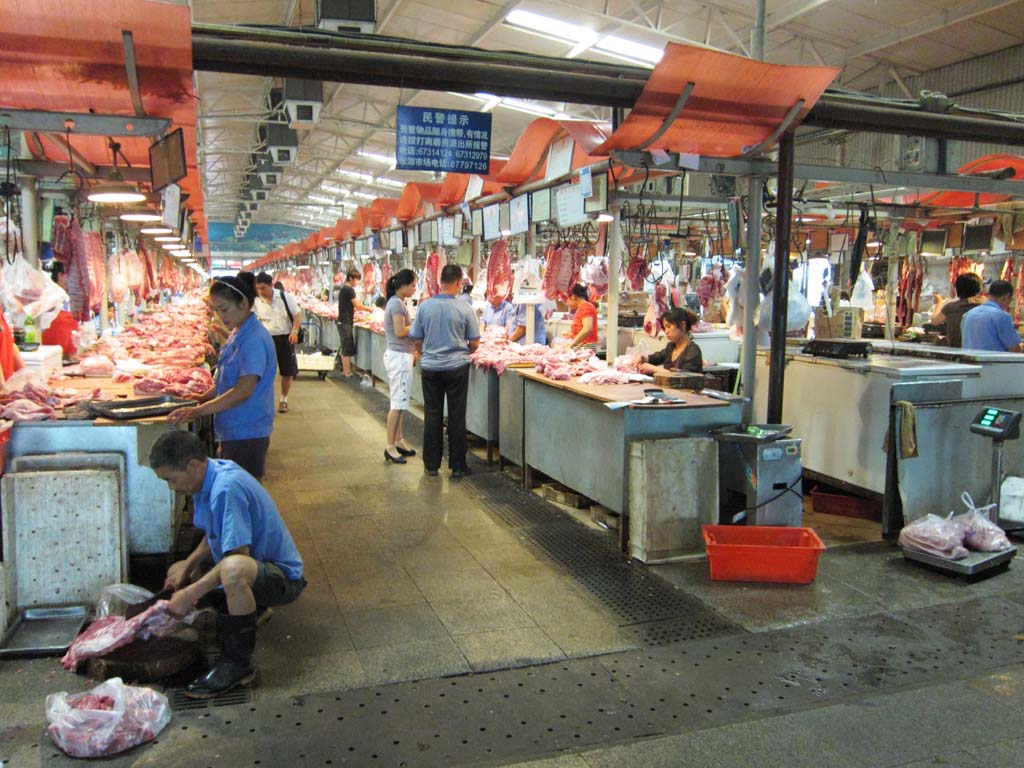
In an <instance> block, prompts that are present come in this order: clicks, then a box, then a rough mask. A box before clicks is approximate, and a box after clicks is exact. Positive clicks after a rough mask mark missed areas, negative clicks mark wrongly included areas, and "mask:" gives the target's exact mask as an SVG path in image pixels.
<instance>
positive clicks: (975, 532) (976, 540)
mask: <svg viewBox="0 0 1024 768" xmlns="http://www.w3.org/2000/svg"><path fill="white" fill-rule="evenodd" d="M960 500H961V501H962V502H963V503H964V506H965V507H967V511H966V512H964V513H963V514H962V515H957V516H956V517H954V518H953V522H954V523H956V525H958V526H959V527H960V532H961V534H962V536H963V543H964V546H965V547H967V548H968V549H973V550H975V551H977V552H1002V551H1003V550H1004V549H1009V548H1010V547H1011V546H1012V545H1011V544H1010V540H1009V539H1008V538H1006V533H1005V532H1004V531H1003V529H1002V528H1000V527H999V526H998V525H996V524H995V523H993V522H992V521H991V520H990V519H989V513H990V512H991V510H992V509H993V508H994V507H995V506H996V505H995V504H989V505H988V506H987V507H975V506H974V499H972V498H971V494H969V493H967V491H964V493H963V495H962V496H961V497H960Z"/></svg>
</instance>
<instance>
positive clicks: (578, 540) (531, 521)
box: [472, 473, 740, 646]
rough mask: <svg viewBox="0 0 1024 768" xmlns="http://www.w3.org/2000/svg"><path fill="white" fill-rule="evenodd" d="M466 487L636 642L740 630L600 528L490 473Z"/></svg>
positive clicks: (671, 640) (672, 640)
mask: <svg viewBox="0 0 1024 768" xmlns="http://www.w3.org/2000/svg"><path fill="white" fill-rule="evenodd" d="M472 487H473V488H474V490H475V491H477V492H478V493H479V494H480V503H481V505H482V506H483V507H484V508H485V509H486V510H488V512H490V513H492V514H493V515H494V516H495V517H497V518H498V519H499V520H501V521H502V522H503V523H505V524H506V525H509V526H510V527H512V528H513V529H514V530H515V532H516V533H517V534H518V535H519V536H521V537H522V538H523V539H524V540H525V541H527V542H528V543H530V544H532V545H533V546H534V547H535V548H536V549H538V550H539V551H540V552H542V553H544V555H545V556H547V558H548V559H549V560H551V561H553V562H555V563H557V564H558V565H559V566H561V567H562V568H563V569H564V570H565V571H566V572H567V573H568V574H569V575H571V576H572V577H573V579H574V580H575V581H576V583H577V584H579V585H580V586H582V587H584V588H585V589H586V590H587V591H588V592H589V593H590V594H591V595H592V596H593V597H594V599H595V600H596V601H597V602H598V603H600V604H601V605H602V606H603V607H604V608H606V609H607V610H609V611H611V612H612V613H614V614H615V615H616V616H618V617H619V619H621V621H622V626H623V627H625V628H626V629H627V631H629V632H630V633H631V634H632V635H633V636H634V637H635V638H636V639H637V642H639V643H642V644H644V645H654V646H660V645H666V644H669V643H675V642H681V641H685V640H693V639H696V638H702V637H713V636H718V635H725V634H735V633H737V632H739V631H740V630H739V629H738V628H737V627H736V626H735V625H734V624H732V623H731V622H729V621H727V620H726V619H724V618H722V617H721V616H719V615H718V614H717V613H716V612H714V611H713V610H711V609H710V608H708V607H707V606H706V605H704V604H703V603H702V602H700V601H699V600H697V599H696V598H694V597H691V596H689V595H686V594H685V593H683V592H681V591H679V590H678V589H676V588H675V587H673V586H672V585H670V584H668V583H667V582H665V581H663V580H662V579H661V578H659V577H658V576H655V575H653V574H651V573H650V572H649V571H648V570H647V569H646V568H645V567H644V566H641V565H638V564H636V563H634V562H632V561H627V560H624V559H623V557H622V555H621V554H620V553H619V551H618V549H617V547H616V544H615V542H614V540H613V538H612V537H611V536H609V535H608V534H607V533H604V532H601V531H595V530H592V529H590V528H588V527H587V526H585V525H583V524H581V523H579V522H577V521H576V520H573V519H572V518H570V517H568V516H566V515H565V513H564V512H562V511H561V510H559V509H558V508H557V507H555V506H554V505H552V504H550V503H548V502H547V501H545V500H544V499H542V498H540V497H539V496H537V495H535V494H532V493H527V492H525V491H523V490H521V489H519V488H517V487H516V486H515V485H514V484H513V483H512V482H510V481H509V480H508V479H507V478H504V477H502V476H501V475H499V474H497V473H487V474H478V475H474V476H473V478H472Z"/></svg>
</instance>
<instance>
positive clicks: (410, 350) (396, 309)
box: [384, 269, 416, 464]
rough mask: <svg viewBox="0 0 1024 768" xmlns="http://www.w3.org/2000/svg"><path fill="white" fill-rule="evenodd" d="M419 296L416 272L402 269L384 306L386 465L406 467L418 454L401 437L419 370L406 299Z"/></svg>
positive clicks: (388, 292) (388, 293)
mask: <svg viewBox="0 0 1024 768" xmlns="http://www.w3.org/2000/svg"><path fill="white" fill-rule="evenodd" d="M414 293H416V273H415V272H413V271H412V270H411V269H401V270H399V271H398V272H396V273H395V274H394V275H392V276H391V278H390V279H389V280H388V285H387V296H388V303H387V304H386V305H385V306H384V335H385V337H386V338H387V350H386V351H385V352H384V369H385V370H386V371H387V373H388V386H389V387H390V390H391V410H389V411H388V443H387V446H386V447H385V448H384V462H385V463H387V462H394V463H395V464H405V463H406V462H405V457H406V456H415V455H416V451H415V450H414V449H412V448H410V447H409V446H407V445H406V444H405V439H404V438H403V437H402V416H403V414H404V413H405V412H406V411H407V410H409V397H410V394H411V392H412V371H413V368H415V367H416V347H415V346H414V345H413V342H412V339H410V338H409V330H410V329H411V328H412V320H411V319H410V318H409V310H408V309H407V308H406V306H405V300H406V299H408V298H409V297H410V296H412V295H413V294H414Z"/></svg>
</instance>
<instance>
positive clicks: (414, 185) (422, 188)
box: [395, 181, 441, 221]
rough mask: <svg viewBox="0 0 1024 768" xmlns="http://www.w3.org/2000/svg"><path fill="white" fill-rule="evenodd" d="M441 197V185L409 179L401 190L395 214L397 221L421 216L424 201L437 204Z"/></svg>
mask: <svg viewBox="0 0 1024 768" xmlns="http://www.w3.org/2000/svg"><path fill="white" fill-rule="evenodd" d="M440 198H441V185H440V184H429V183H423V182H419V181H410V182H409V183H408V184H406V185H405V189H403V190H402V197H401V199H400V200H399V203H398V210H397V211H396V212H395V216H396V217H397V218H398V220H399V221H409V219H415V218H416V217H417V216H422V215H423V213H424V211H423V207H424V205H425V204H426V203H430V204H432V205H437V204H438V201H439V200H440Z"/></svg>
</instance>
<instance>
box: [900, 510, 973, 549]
mask: <svg viewBox="0 0 1024 768" xmlns="http://www.w3.org/2000/svg"><path fill="white" fill-rule="evenodd" d="M899 544H900V546H901V547H909V548H910V549H918V550H920V551H922V552H927V553H928V554H930V555H938V556H939V557H944V558H946V559H947V560H962V559H963V558H965V557H967V550H966V549H964V545H963V531H961V529H960V526H959V525H957V524H956V523H955V522H953V513H952V512H951V513H950V514H949V517H939V516H938V515H933V514H927V515H925V516H924V517H922V518H919V519H917V520H915V521H914V522H912V523H910V524H909V525H905V526H904V527H903V530H902V531H900V538H899Z"/></svg>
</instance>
